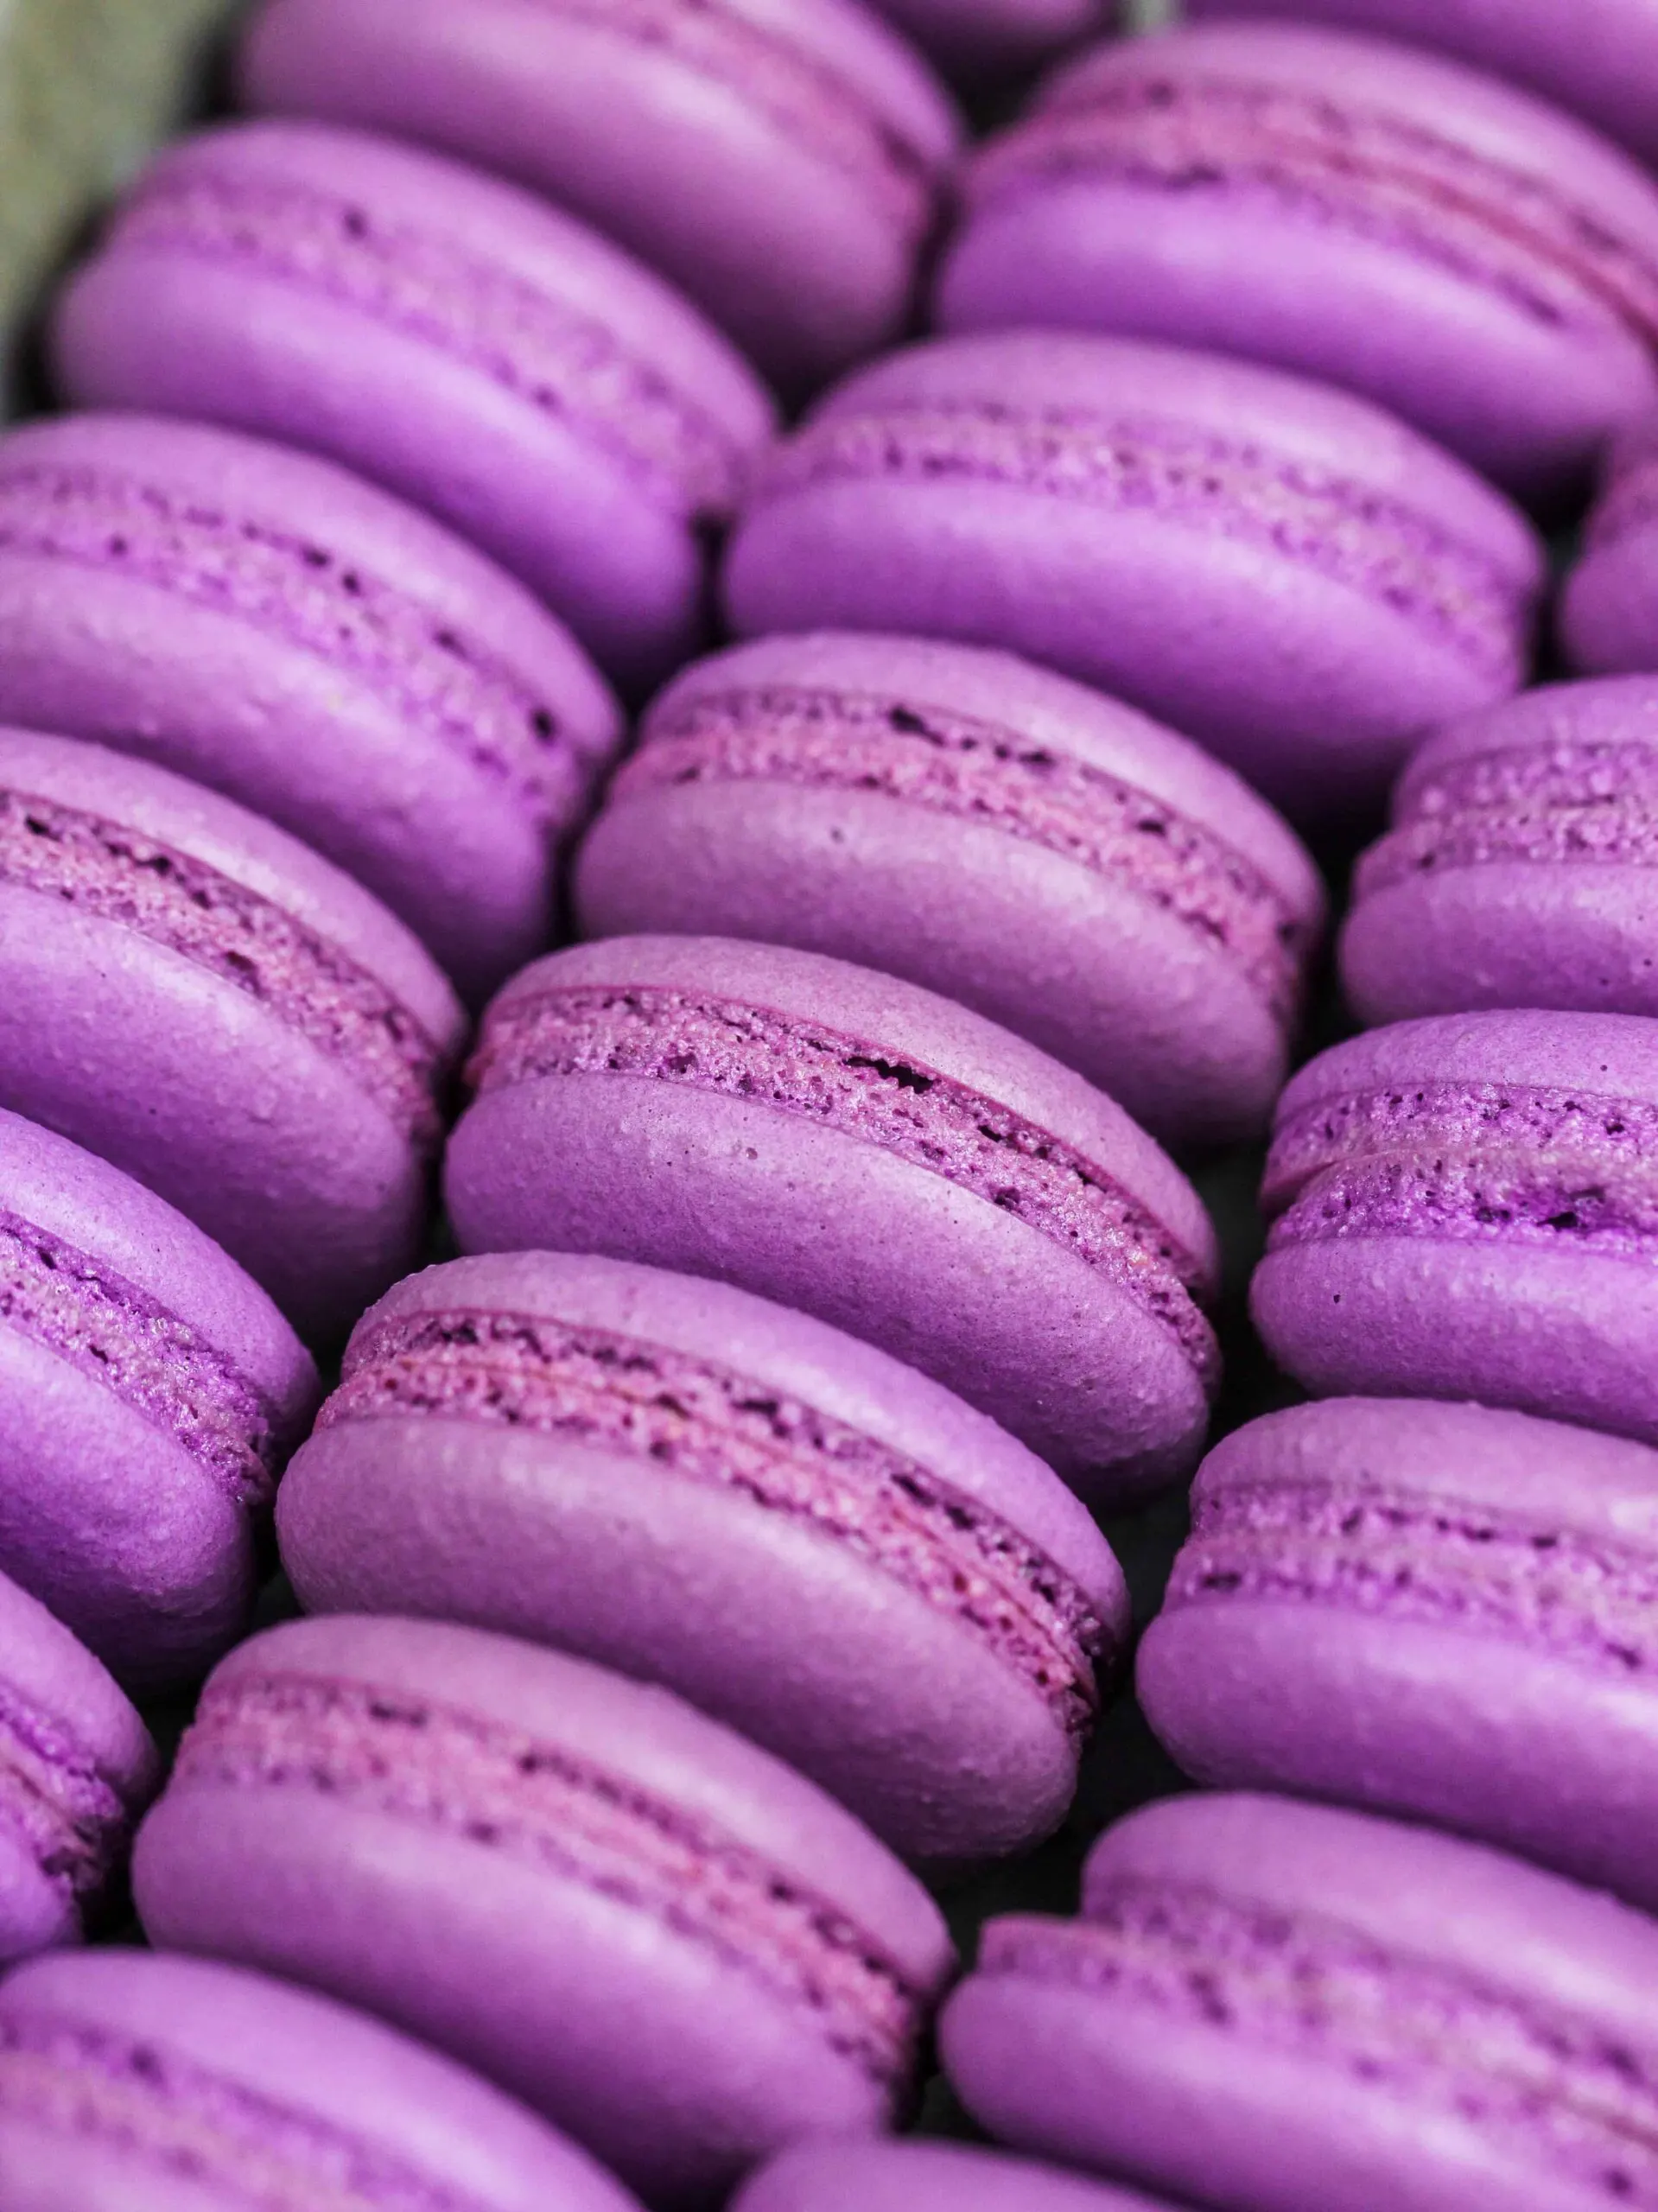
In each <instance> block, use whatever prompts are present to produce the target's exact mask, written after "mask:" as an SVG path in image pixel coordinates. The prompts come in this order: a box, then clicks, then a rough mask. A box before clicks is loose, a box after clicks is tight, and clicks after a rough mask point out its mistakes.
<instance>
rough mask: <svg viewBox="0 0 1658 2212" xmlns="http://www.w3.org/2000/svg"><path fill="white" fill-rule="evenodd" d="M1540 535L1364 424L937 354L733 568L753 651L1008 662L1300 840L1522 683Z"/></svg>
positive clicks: (803, 481)
mask: <svg viewBox="0 0 1658 2212" xmlns="http://www.w3.org/2000/svg"><path fill="white" fill-rule="evenodd" d="M1542 581H1543V568H1542V556H1541V551H1540V546H1539V544H1538V543H1537V540H1536V538H1535V537H1534V533H1533V532H1532V531H1531V530H1530V528H1529V527H1528V525H1527V524H1526V523H1525V522H1524V520H1523V519H1522V518H1521V516H1520V515H1519V514H1518V512H1516V511H1515V509H1514V508H1513V507H1512V506H1511V505H1509V502H1508V501H1507V500H1506V499H1503V498H1502V496H1501V495H1500V494H1499V493H1496V492H1494V491H1492V490H1491V489H1490V486H1487V485H1484V484H1483V483H1481V482H1480V481H1479V480H1478V479H1477V477H1475V476H1474V475H1473V474H1471V472H1470V471H1469V470H1467V469H1466V468H1464V467H1463V466H1462V464H1461V463H1460V462H1458V461H1453V460H1452V458H1451V457H1450V456H1449V455H1448V454H1445V453H1443V452H1441V451H1440V450H1439V448H1437V447H1435V446H1432V445H1430V444H1429V443H1428V442H1426V440H1425V439H1423V438H1421V437H1420V436H1419V435H1417V434H1416V433H1415V432H1414V431H1413V430H1410V429H1407V428H1406V426H1405V425H1404V424H1403V423H1400V422H1398V421H1396V420H1394V418H1393V417H1392V416H1388V415H1384V414H1382V413H1381V412H1380V411H1379V410H1376V409H1375V408H1374V407H1372V406H1370V405H1369V404H1368V403H1366V402H1364V401H1363V400H1358V399H1355V398H1352V397H1349V396H1348V395H1347V394H1345V393H1343V392H1337V391H1331V390H1329V389H1326V388H1325V387H1324V386H1321V385H1312V384H1308V383H1306V382H1305V381H1304V380H1302V379H1301V378H1297V377H1289V376H1286V375H1284V374H1283V373H1282V372H1280V371H1277V370H1273V369H1265V368H1260V367H1256V366H1253V365H1247V364H1241V363H1238V362H1235V361H1229V360H1225V359H1221V358H1219V357H1218V356H1216V355H1212V354H1205V353H1184V352H1181V351H1178V350H1177V349H1174V348H1172V347H1168V346H1148V345H1144V344H1140V343H1137V342H1135V341H1134V340H1128V339H1121V338H1103V337H1099V336H1094V335H1085V334H1081V333H1077V332H1070V333H1052V332H1030V331H1022V332H1020V331H1015V332H999V333H990V334H985V335H982V336H978V337H965V338H956V339H950V340H942V341H939V342H937V343H935V344H931V345H927V346H916V347H912V348H911V349H910V350H908V351H907V352H905V353H897V354H894V355H893V356H891V357H890V358H889V359H886V360H884V361H881V362H878V363H876V364H875V365H873V367H870V368H867V369H865V370H863V371H861V372H859V373H857V374H855V375H854V376H853V377H851V378H848V380H847V381H846V382H845V383H843V384H842V385H839V386H838V387H837V388H836V389H835V391H833V392H831V393H830V394H829V397H827V398H826V399H825V400H824V401H823V403H822V404H820V405H819V407H818V408H817V409H816V411H815V412H814V413H813V414H812V416H810V417H809V418H808V421H807V423H806V424H805V426H804V429H800V430H798V431H797V433H796V434H795V435H793V436H792V437H791V438H790V439H788V440H786V441H785V442H784V444H783V445H782V446H781V447H780V448H778V452H777V453H776V454H774V455H773V456H772V460H771V461H769V462H768V463H767V464H766V465H765V467H763V468H762V469H761V470H760V471H759V475H758V478H757V480H756V483H755V485H754V488H753V491H752V493H751V494H750V496H749V499H748V500H747V503H746V505H745V507H744V509H743V512H742V514H741V515H740V518H739V521H738V524H737V528H736V531H735V533H734V537H733V539H732V542H731V545H730V547H729V550H728V552H727V563H726V575H725V592H726V600H727V607H728V609H729V612H730V614H731V618H732V620H733V623H734V626H735V628H736V629H737V630H738V631H739V632H741V633H743V634H746V635H755V634H758V633H759V632H768V631H778V630H784V631H801V630H816V629H824V628H835V629H848V630H875V631H882V632H892V631H910V632H915V633H917V634H918V635H923V636H932V637H939V638H950V639H957V640H959V641H961V642H962V643H963V644H969V645H1001V646H1003V647H1006V648H1007V649H1009V650H1010V651H1013V652H1020V653H1024V654H1026V655H1028V656H1029V657H1030V658H1032V659H1033V660H1038V661H1042V662H1045V663H1047V664H1050V665H1051V666H1052V667H1054V668H1057V669H1058V670H1060V671H1063V672H1064V674H1066V675H1070V676H1073V677H1079V678H1081V679H1082V680H1083V682H1084V683H1094V684H1096V685H1098V686H1099V688H1100V689H1101V690H1105V691H1110V692H1114V693H1115V694H1117V695H1118V696H1121V697H1122V698H1124V699H1126V700H1128V701H1129V702H1132V703H1133V704H1134V705H1135V706H1139V707H1141V708H1143V709H1146V710H1147V712H1148V713H1150V714H1153V715H1157V716H1158V717H1159V719H1160V720H1162V721H1166V722H1168V723H1169V724H1170V725H1171V726H1172V728H1175V729H1178V730H1180V731H1183V732H1184V733H1185V734H1186V735H1187V736H1188V737H1191V738H1195V739H1196V740H1197V741H1198V742H1199V743H1200V744H1201V745H1203V746H1204V747H1207V748H1208V749H1209V750H1210V751H1211V752H1214V753H1218V754H1219V755H1220V756H1221V758H1222V759H1223V760H1227V761H1229V762H1230V764H1231V765H1232V766H1234V767H1236V768H1237V769H1239V770H1240V771H1241V772H1242V774H1243V775H1244V776H1246V777H1247V778H1248V780H1249V781H1250V782H1251V783H1253V784H1255V785H1257V786H1258V787H1259V788H1260V789H1261V790H1262V791H1265V792H1266V793H1267V796H1268V797H1269V798H1275V799H1277V800H1279V801H1280V803H1282V804H1285V805H1286V806H1287V807H1288V808H1289V809H1290V810H1292V811H1293V814H1294V815H1295V817H1297V818H1298V819H1307V818H1313V817H1318V816H1319V815H1322V814H1328V813H1331V812H1336V811H1343V810H1352V809H1355V808H1363V807H1368V806H1369V805H1371V804H1374V803H1375V800H1376V799H1377V798H1380V796H1381V795H1382V791H1385V789H1386V787H1387V785H1388V781H1389V779H1390V778H1391V776H1392V774H1393V772H1394V770H1395V769H1396V768H1397V767H1398V766H1399V765H1400V763H1401V760H1403V758H1404V757H1405V754H1406V753H1407V751H1408V750H1409V748H1410V746H1411V744H1412V742H1413V740H1414V739H1416V738H1417V737H1418V736H1420V734H1423V733H1424V732H1426V730H1428V729H1430V728H1433V727H1434V726H1436V725H1437V724H1439V723H1440V722H1443V721H1449V720H1450V719H1451V718H1452V716H1454V715H1459V714H1470V713H1472V712H1474V711H1475V710H1476V709H1478V708H1481V707H1484V706H1489V705H1491V704H1493V703H1495V702H1496V701H1497V700H1499V699H1502V698H1506V697H1507V696H1509V694H1510V693H1511V692H1513V691H1515V690H1517V689H1518V688H1519V686H1520V685H1521V683H1522V682H1523V681H1524V679H1525V676H1526V672H1527V668H1528V655H1529V641H1530V629H1531V622H1532V615H1533V610H1534V605H1535V602H1536V600H1537V597H1538V594H1539V593H1540V589H1541V586H1542Z"/></svg>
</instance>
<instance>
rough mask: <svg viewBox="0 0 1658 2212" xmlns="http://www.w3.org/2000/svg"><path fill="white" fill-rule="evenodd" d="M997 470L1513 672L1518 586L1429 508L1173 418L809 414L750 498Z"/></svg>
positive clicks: (967, 480)
mask: <svg viewBox="0 0 1658 2212" xmlns="http://www.w3.org/2000/svg"><path fill="white" fill-rule="evenodd" d="M864 480H882V481H907V482H912V483H921V484H931V485H939V484H947V483H951V482H956V483H964V484H975V483H980V484H1000V485H1005V486H1014V487H1016V488H1018V489H1020V490H1024V491H1031V492H1037V493H1045V494H1047V495H1049V496H1051V497H1052V498H1055V499H1065V500H1070V501H1074V502H1077V503H1078V504H1082V505H1089V506H1095V507H1098V508H1100V509H1102V510H1103V511H1104V512H1109V513H1145V514H1154V515H1158V516H1161V517H1166V518H1168V519H1169V520H1170V521H1172V522H1176V523H1180V524H1185V525H1187V526H1188V527H1191V528H1192V529H1194V530H1197V531H1203V532H1204V533H1206V534H1208V535H1210V536H1216V535H1218V536H1222V537H1227V538H1230V539H1233V540H1236V541H1237V542H1240V543H1245V544H1249V545H1254V546H1259V547H1264V548H1266V549H1267V550H1269V551H1271V552H1273V553H1274V554H1277V555H1280V556H1282V558H1283V559H1284V560H1286V562H1289V563H1292V564H1293V565H1294V566H1295V567H1297V568H1300V569H1309V570H1312V571H1313V572H1315V573H1317V574H1318V575H1324V576H1327V577H1329V578H1330V579H1331V581H1332V582H1336V583H1338V584H1342V585H1344V586H1347V587H1348V588H1350V589H1352V590H1354V591H1356V592H1358V593H1360V594H1363V596H1364V597H1365V598H1367V599H1370V600H1379V601H1382V602H1383V603H1384V604H1385V605H1386V606H1387V607H1389V608H1390V609H1391V610H1392V611H1393V612H1394V613H1396V614H1398V615H1399V616H1400V617H1401V619H1402V620H1405V621H1407V622H1410V623H1412V624H1413V625H1414V626H1416V627H1417V628H1419V629H1420V630H1423V631H1426V632H1431V633H1432V635H1433V636H1435V637H1437V638H1439V639H1441V640H1442V641H1443V643H1444V644H1445V645H1446V646H1447V647H1448V648H1449V649H1450V650H1452V651H1453V652H1456V653H1458V655H1459V656H1460V657H1461V658H1464V659H1465V660H1467V661H1469V662H1471V663H1472V664H1475V665H1476V666H1477V667H1478V668H1480V669H1481V670H1483V671H1487V672H1489V674H1490V676H1491V677H1492V678H1493V680H1498V679H1500V680H1502V681H1503V682H1505V683H1509V684H1510V685H1511V686H1517V685H1518V684H1519V683H1521V681H1522V680H1523V678H1524V676H1525V673H1526V664H1525V652H1526V640H1527V634H1528V626H1529V620H1530V617H1529V608H1528V601H1527V594H1526V591H1525V588H1523V587H1522V586H1521V585H1520V584H1519V583H1517V582H1515V580H1514V579H1513V578H1512V577H1511V576H1509V575H1506V574H1505V573H1504V572H1503V571H1502V569H1500V568H1499V567H1498V566H1497V564H1496V563H1494V562H1493V561H1492V560H1491V559H1490V557H1489V556H1487V555H1486V554H1484V553H1483V552H1482V551H1481V550H1479V549H1478V548H1477V546H1473V545H1470V544H1467V543H1464V542H1463V541H1462V540H1460V539H1458V538H1456V537H1452V536H1450V535H1449V534H1448V533H1447V532H1446V531H1445V529H1444V527H1443V526H1442V525H1441V524H1439V523H1438V522H1437V521H1435V520H1434V519H1432V518H1431V517H1430V516H1428V515H1426V514H1423V513H1421V512H1419V511H1418V510H1416V509H1415V508H1413V507H1410V506H1407V505H1404V504H1403V503H1402V502H1401V501H1400V500H1398V499H1393V498H1391V497H1389V496H1388V495H1386V494H1384V493H1380V492H1376V491H1373V490H1371V489H1369V488H1368V487H1366V486H1363V485H1362V484H1358V483H1355V482H1352V481H1350V480H1348V479H1346V478H1344V477H1342V476H1340V475H1338V474H1336V473H1335V472H1333V471H1331V470H1330V469H1327V468H1323V467H1317V466H1315V465H1314V464H1313V463H1312V462H1309V461H1300V460H1297V459H1295V458H1293V457H1292V456H1290V455H1288V454H1274V453H1271V452H1268V451H1267V449H1266V448H1263V447H1261V446H1259V445H1251V444H1243V443H1236V442H1232V441H1230V440H1228V439H1225V438H1221V437H1216V436H1210V435H1204V434H1203V433H1201V432H1197V431H1194V430H1193V429H1191V428H1189V427H1186V426H1184V425H1182V424H1180V423H1175V422H1170V421H1166V420H1161V419H1158V418H1153V417H1150V416H1143V415H1136V416H1118V415H1114V414H1109V413H1106V412H1104V411H1101V412H1098V413H1096V412H1094V411H1092V410H1083V409H1081V408H1075V407H1070V408H1050V409H1034V408H1020V407H1013V406H1010V405H1008V404H1005V403H1001V402H997V401H994V400H986V401H984V402H982V403H981V404H969V403H968V402H965V401H964V402H961V403H958V404H945V403H944V402H943V401H934V402H933V403H931V404H928V405H918V406H915V407H909V408H900V407H897V406H891V405H889V406H886V407H884V408H883V409H882V410H881V411H880V412H879V413H876V414H869V415H859V414H836V415H830V416H825V417H824V418H823V419H822V420H821V421H818V422H816V423H809V424H808V425H807V426H806V428H805V429H803V430H801V431H799V432H797V434H796V435H795V436H794V437H792V438H791V439H789V440H787V441H786V442H785V443H784V444H783V445H781V446H780V447H778V448H777V450H776V452H775V453H774V454H772V456H771V458H770V459H769V460H768V461H766V462H765V466H764V467H763V469H762V471H761V473H760V476H759V484H758V487H757V494H756V496H757V499H758V500H759V502H761V503H763V502H765V501H766V500H769V499H777V498H779V497H783V496H785V495H787V494H788V493H793V492H797V491H803V490H809V489H810V488H812V487H813V486H816V485H820V484H829V483H837V482H846V481H864Z"/></svg>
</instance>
